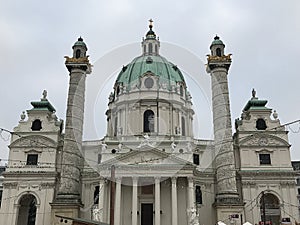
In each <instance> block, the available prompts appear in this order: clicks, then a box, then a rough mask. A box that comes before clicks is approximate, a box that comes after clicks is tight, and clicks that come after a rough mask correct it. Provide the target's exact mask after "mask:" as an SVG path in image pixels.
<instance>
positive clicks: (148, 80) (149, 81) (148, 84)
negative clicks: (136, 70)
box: [144, 77, 154, 88]
mask: <svg viewBox="0 0 300 225" xmlns="http://www.w3.org/2000/svg"><path fill="white" fill-rule="evenodd" d="M144 85H145V87H146V88H152V87H153V85H154V81H153V79H152V78H151V77H147V78H146V79H145V82H144Z"/></svg>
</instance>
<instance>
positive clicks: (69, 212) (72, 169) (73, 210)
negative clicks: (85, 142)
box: [52, 37, 92, 217]
mask: <svg viewBox="0 0 300 225" xmlns="http://www.w3.org/2000/svg"><path fill="white" fill-rule="evenodd" d="M72 48H73V57H72V58H70V57H68V56H66V57H65V58H66V62H65V65H66V67H67V69H68V71H69V75H70V82H69V91H68V103H67V113H66V126H65V137H64V146H63V151H62V167H61V174H60V178H59V185H58V186H59V187H58V192H57V194H56V198H55V199H54V203H53V204H52V208H53V213H54V214H60V215H65V216H70V217H78V213H79V207H80V206H81V171H82V167H83V158H82V130H83V116H84V101H85V81H86V75H87V74H89V73H91V67H92V66H91V64H90V62H89V59H88V56H87V55H86V52H87V46H86V44H85V43H84V42H83V39H82V38H81V37H80V38H78V41H76V42H75V44H74V45H73V47H72ZM53 216H54V215H53Z"/></svg>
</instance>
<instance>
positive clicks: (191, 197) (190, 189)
mask: <svg viewBox="0 0 300 225" xmlns="http://www.w3.org/2000/svg"><path fill="white" fill-rule="evenodd" d="M194 193H195V191H194V181H193V178H191V177H188V209H189V210H190V209H191V208H193V207H195V204H194V202H195V197H194Z"/></svg>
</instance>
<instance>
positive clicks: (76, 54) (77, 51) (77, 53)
mask: <svg viewBox="0 0 300 225" xmlns="http://www.w3.org/2000/svg"><path fill="white" fill-rule="evenodd" d="M80 55H81V51H80V49H77V50H76V53H75V58H76V59H78V58H80Z"/></svg>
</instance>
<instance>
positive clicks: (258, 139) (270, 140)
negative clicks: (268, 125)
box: [240, 135, 290, 147]
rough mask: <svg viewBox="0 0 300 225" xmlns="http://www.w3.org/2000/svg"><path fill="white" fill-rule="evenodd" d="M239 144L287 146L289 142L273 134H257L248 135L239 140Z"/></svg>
mask: <svg viewBox="0 0 300 225" xmlns="http://www.w3.org/2000/svg"><path fill="white" fill-rule="evenodd" d="M240 145H242V146H260V147H261V146H265V147H268V146H281V147H289V146H290V144H289V143H288V142H286V141H285V140H283V139H282V138H279V137H277V136H273V135H259V136H250V137H248V138H245V139H244V140H242V141H240Z"/></svg>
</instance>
